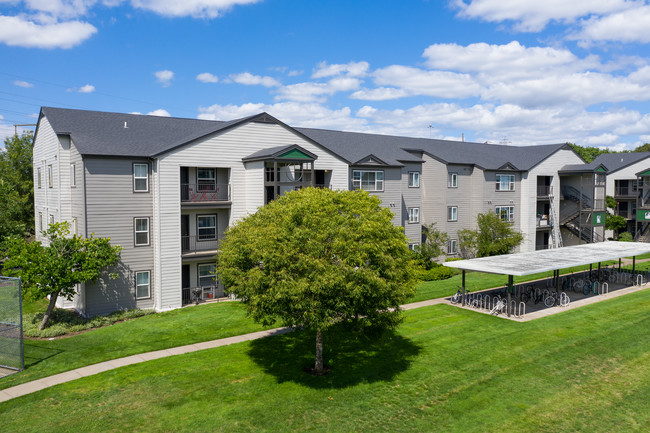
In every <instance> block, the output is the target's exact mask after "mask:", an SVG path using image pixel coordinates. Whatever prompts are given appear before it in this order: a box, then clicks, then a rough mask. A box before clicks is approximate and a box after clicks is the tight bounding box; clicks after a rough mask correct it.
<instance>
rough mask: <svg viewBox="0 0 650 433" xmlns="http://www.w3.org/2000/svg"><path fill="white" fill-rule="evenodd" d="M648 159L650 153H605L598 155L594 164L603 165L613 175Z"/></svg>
mask: <svg viewBox="0 0 650 433" xmlns="http://www.w3.org/2000/svg"><path fill="white" fill-rule="evenodd" d="M646 158H650V152H630V153H605V154H602V155H598V157H597V158H596V159H594V160H593V162H594V163H596V164H603V165H604V166H605V167H607V168H608V169H609V173H612V172H614V171H617V170H620V169H622V168H625V167H627V166H628V165H631V164H634V163H635V162H639V161H642V160H644V159H646ZM649 164H650V162H649Z"/></svg>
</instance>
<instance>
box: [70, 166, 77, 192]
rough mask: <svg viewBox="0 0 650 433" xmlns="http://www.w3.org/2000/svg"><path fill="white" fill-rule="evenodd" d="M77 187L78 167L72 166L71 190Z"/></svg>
mask: <svg viewBox="0 0 650 433" xmlns="http://www.w3.org/2000/svg"><path fill="white" fill-rule="evenodd" d="M76 187H77V165H76V164H70V188H76Z"/></svg>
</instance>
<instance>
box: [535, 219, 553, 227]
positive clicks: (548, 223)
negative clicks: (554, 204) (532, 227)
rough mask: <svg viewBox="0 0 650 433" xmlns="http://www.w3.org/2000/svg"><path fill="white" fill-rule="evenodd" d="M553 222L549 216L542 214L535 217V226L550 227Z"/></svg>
mask: <svg viewBox="0 0 650 433" xmlns="http://www.w3.org/2000/svg"><path fill="white" fill-rule="evenodd" d="M552 226H553V223H552V220H551V218H550V217H548V216H544V217H541V218H539V217H538V218H537V227H541V228H545V227H552Z"/></svg>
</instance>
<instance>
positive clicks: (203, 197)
mask: <svg viewBox="0 0 650 433" xmlns="http://www.w3.org/2000/svg"><path fill="white" fill-rule="evenodd" d="M220 201H221V202H227V201H230V184H227V183H226V184H217V183H199V184H195V183H182V184H181V202H184V203H206V202H220Z"/></svg>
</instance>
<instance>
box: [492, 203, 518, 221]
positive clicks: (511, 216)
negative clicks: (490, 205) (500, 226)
mask: <svg viewBox="0 0 650 433" xmlns="http://www.w3.org/2000/svg"><path fill="white" fill-rule="evenodd" d="M495 211H496V213H497V215H499V216H500V217H501V219H502V220H503V221H507V222H513V221H514V220H515V207H514V206H497V207H496V209H495Z"/></svg>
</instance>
